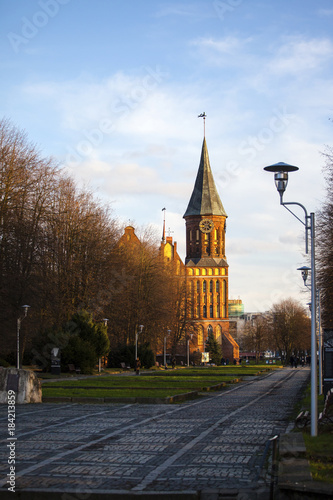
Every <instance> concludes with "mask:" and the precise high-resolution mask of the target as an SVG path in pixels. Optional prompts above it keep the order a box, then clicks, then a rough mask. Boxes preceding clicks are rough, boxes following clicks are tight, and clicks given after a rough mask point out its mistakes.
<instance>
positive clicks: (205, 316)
mask: <svg viewBox="0 0 333 500" xmlns="http://www.w3.org/2000/svg"><path fill="white" fill-rule="evenodd" d="M203 317H204V318H207V306H203Z"/></svg>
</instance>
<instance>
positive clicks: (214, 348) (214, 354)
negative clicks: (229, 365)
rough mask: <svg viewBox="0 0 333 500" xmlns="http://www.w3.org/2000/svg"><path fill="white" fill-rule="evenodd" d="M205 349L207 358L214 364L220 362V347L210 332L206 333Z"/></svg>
mask: <svg viewBox="0 0 333 500" xmlns="http://www.w3.org/2000/svg"><path fill="white" fill-rule="evenodd" d="M206 351H207V352H209V358H210V360H211V362H212V363H215V364H216V365H219V364H220V363H221V357H222V349H221V346H220V344H219V343H218V341H217V340H216V338H215V337H214V334H213V333H212V332H209V333H208V339H207V342H206Z"/></svg>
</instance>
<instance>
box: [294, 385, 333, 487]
mask: <svg viewBox="0 0 333 500" xmlns="http://www.w3.org/2000/svg"><path fill="white" fill-rule="evenodd" d="M324 404H325V401H324V396H323V395H321V396H318V414H319V413H320V412H321V411H322V410H323V408H324ZM301 408H302V410H307V411H311V385H310V384H309V385H308V387H307V389H306V391H305V394H304V398H303V400H302V403H301ZM329 412H330V413H329V414H330V415H331V414H332V416H333V408H332V407H331V408H330V409H329ZM303 438H304V442H305V446H306V453H307V459H308V460H309V462H310V469H311V474H312V477H313V479H314V480H315V481H325V482H329V483H332V484H333V425H332V424H330V425H323V424H319V425H318V436H315V437H312V436H311V435H310V428H306V429H305V430H304V431H303Z"/></svg>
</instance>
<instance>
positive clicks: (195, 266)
mask: <svg viewBox="0 0 333 500" xmlns="http://www.w3.org/2000/svg"><path fill="white" fill-rule="evenodd" d="M227 217H228V216H227V214H226V211H225V210H224V207H223V205H222V202H221V199H220V196H219V194H218V192H217V189H216V186H215V182H214V178H213V174H212V170H211V167H210V163H209V156H208V150H207V144H206V139H205V138H204V140H203V144H202V151H201V159H200V164H199V169H198V173H197V177H196V180H195V184H194V189H193V192H192V195H191V198H190V201H189V204H188V207H187V210H186V212H185V214H184V219H185V221H186V259H185V269H186V280H187V290H188V300H187V319H188V320H189V321H191V322H192V323H193V324H194V325H195V326H196V329H197V333H198V337H197V344H198V348H199V350H201V351H202V352H203V351H204V350H205V343H206V341H207V338H208V334H209V333H210V332H211V333H213V334H214V337H215V338H216V340H217V341H218V342H219V343H220V344H221V345H222V356H223V357H224V358H225V359H227V358H229V360H230V361H232V359H233V358H235V359H237V358H239V348H238V345H237V343H236V342H235V341H234V339H233V338H232V337H231V335H230V334H229V316H228V263H227V260H226V255H225V232H226V219H227Z"/></svg>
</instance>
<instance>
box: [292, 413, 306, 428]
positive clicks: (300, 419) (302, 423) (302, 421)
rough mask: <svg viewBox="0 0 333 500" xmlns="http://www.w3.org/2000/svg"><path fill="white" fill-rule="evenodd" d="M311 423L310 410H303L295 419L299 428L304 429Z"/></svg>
mask: <svg viewBox="0 0 333 500" xmlns="http://www.w3.org/2000/svg"><path fill="white" fill-rule="evenodd" d="M309 423H310V412H309V411H301V412H300V413H299V414H298V415H297V417H296V420H295V424H296V427H297V429H302V428H303V427H306V426H307V425H309Z"/></svg>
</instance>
